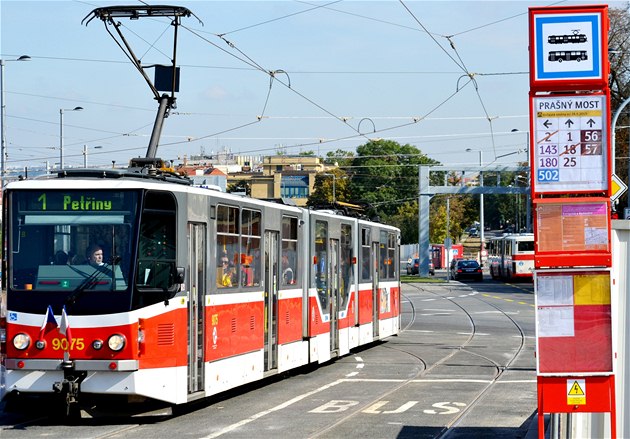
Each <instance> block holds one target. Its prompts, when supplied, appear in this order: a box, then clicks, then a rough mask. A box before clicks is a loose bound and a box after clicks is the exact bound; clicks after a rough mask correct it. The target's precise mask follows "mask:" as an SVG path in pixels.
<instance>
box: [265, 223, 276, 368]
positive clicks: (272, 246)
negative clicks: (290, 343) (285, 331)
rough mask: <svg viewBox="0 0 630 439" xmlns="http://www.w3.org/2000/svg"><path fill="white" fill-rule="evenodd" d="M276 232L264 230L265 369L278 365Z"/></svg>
mask: <svg viewBox="0 0 630 439" xmlns="http://www.w3.org/2000/svg"><path fill="white" fill-rule="evenodd" d="M278 246H279V240H278V232H274V231H266V232H265V269H264V270H265V285H264V288H265V370H271V369H276V368H277V367H278Z"/></svg>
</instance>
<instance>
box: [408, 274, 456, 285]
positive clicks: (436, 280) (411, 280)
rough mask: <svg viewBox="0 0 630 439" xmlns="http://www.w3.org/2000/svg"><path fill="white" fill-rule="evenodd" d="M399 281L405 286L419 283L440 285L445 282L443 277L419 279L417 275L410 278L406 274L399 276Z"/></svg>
mask: <svg viewBox="0 0 630 439" xmlns="http://www.w3.org/2000/svg"><path fill="white" fill-rule="evenodd" d="M400 281H401V282H402V283H407V284H414V283H421V284H433V283H442V282H445V281H446V279H444V278H443V277H441V276H440V277H435V276H429V277H420V276H417V275H414V276H410V275H407V274H403V275H401V276H400Z"/></svg>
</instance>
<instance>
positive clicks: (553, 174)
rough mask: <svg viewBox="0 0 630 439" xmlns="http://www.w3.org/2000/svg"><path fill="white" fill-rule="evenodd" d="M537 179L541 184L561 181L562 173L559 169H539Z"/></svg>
mask: <svg viewBox="0 0 630 439" xmlns="http://www.w3.org/2000/svg"><path fill="white" fill-rule="evenodd" d="M536 179H537V180H538V181H539V182H541V183H545V182H549V181H560V172H559V171H558V170H557V169H539V170H538V174H537V175H536Z"/></svg>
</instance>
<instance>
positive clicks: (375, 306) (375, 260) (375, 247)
mask: <svg viewBox="0 0 630 439" xmlns="http://www.w3.org/2000/svg"><path fill="white" fill-rule="evenodd" d="M380 260H381V256H380V253H379V243H378V242H374V241H372V313H373V316H372V334H373V336H374V338H377V337H378V335H379V331H378V328H379V324H378V311H379V294H378V293H379V291H378V284H379V271H378V265H379V261H380Z"/></svg>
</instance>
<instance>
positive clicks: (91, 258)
mask: <svg viewBox="0 0 630 439" xmlns="http://www.w3.org/2000/svg"><path fill="white" fill-rule="evenodd" d="M85 257H86V258H87V261H88V264H90V265H92V266H94V267H100V266H102V265H104V263H103V248H102V247H101V246H100V245H98V244H92V245H91V246H89V247H88V249H87V251H86V252H85Z"/></svg>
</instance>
